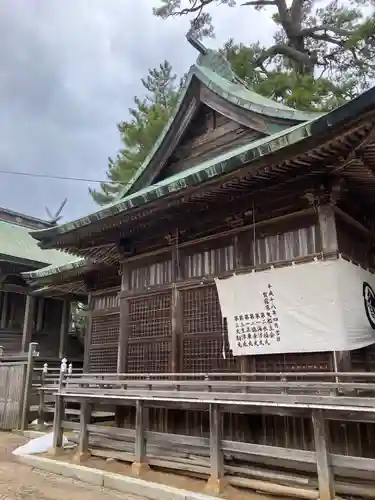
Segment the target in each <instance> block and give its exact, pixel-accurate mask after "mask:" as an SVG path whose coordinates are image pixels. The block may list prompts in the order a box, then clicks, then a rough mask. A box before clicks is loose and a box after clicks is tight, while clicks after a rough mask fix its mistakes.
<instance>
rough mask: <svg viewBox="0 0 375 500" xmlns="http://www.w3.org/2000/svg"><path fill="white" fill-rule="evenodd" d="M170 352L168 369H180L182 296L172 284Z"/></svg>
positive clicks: (175, 370)
mask: <svg viewBox="0 0 375 500" xmlns="http://www.w3.org/2000/svg"><path fill="white" fill-rule="evenodd" d="M171 311H172V318H171V320H172V352H171V364H170V370H171V372H172V373H179V372H180V371H181V367H180V363H179V359H180V356H179V355H180V336H181V333H182V297H181V292H180V290H178V288H177V287H176V286H175V285H174V286H173V288H172V308H171Z"/></svg>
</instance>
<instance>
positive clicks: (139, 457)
mask: <svg viewBox="0 0 375 500" xmlns="http://www.w3.org/2000/svg"><path fill="white" fill-rule="evenodd" d="M144 410H145V408H144V401H141V400H139V399H138V400H137V402H136V414H135V445H134V458H135V460H134V462H133V464H132V472H133V474H134V475H136V476H140V475H141V474H143V473H145V472H147V471H148V470H149V466H148V464H147V462H146V436H145V415H144Z"/></svg>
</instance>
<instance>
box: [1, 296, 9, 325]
mask: <svg viewBox="0 0 375 500" xmlns="http://www.w3.org/2000/svg"><path fill="white" fill-rule="evenodd" d="M8 296H9V292H5V291H4V292H2V300H1V317H0V328H6V326H7V319H8Z"/></svg>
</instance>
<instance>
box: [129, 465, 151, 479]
mask: <svg viewBox="0 0 375 500" xmlns="http://www.w3.org/2000/svg"><path fill="white" fill-rule="evenodd" d="M149 470H150V466H149V465H148V464H147V463H145V462H133V463H132V474H133V476H137V477H140V476H143V474H146V472H148V471H149Z"/></svg>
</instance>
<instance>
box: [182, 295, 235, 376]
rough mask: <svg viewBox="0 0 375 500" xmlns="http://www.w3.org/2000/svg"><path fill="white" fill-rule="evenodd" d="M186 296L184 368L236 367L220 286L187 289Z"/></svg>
mask: <svg viewBox="0 0 375 500" xmlns="http://www.w3.org/2000/svg"><path fill="white" fill-rule="evenodd" d="M182 297H183V334H184V336H183V338H182V367H183V371H189V372H191V371H200V372H206V371H212V370H220V369H221V370H226V369H232V370H235V369H236V363H235V360H234V358H233V356H232V353H231V351H230V350H229V345H228V340H227V338H228V337H227V331H226V328H225V324H224V322H223V319H222V316H221V309H220V303H219V299H218V295H217V291H216V287H215V286H209V287H202V288H194V289H191V290H185V291H183V295H182ZM223 342H224V346H223ZM223 347H224V350H225V359H224V356H223Z"/></svg>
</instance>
